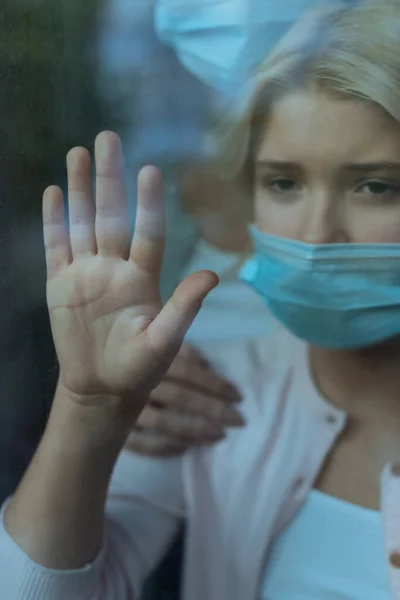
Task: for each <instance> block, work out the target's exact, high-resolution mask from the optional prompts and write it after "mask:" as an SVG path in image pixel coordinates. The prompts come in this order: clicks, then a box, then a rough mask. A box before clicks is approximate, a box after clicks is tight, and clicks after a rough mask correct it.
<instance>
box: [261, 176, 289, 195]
mask: <svg viewBox="0 0 400 600" xmlns="http://www.w3.org/2000/svg"><path fill="white" fill-rule="evenodd" d="M264 187H266V188H268V189H269V190H271V191H273V192H276V193H278V194H282V193H285V192H293V191H294V190H295V189H296V188H297V183H296V182H295V181H294V180H293V179H287V178H286V177H280V178H278V179H269V180H266V181H265V182H264Z"/></svg>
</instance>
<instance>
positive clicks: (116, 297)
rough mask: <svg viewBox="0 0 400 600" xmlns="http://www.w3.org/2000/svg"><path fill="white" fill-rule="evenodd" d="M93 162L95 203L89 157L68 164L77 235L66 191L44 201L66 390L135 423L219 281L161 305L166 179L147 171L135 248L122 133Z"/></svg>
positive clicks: (105, 141) (196, 283)
mask: <svg viewBox="0 0 400 600" xmlns="http://www.w3.org/2000/svg"><path fill="white" fill-rule="evenodd" d="M95 159H96V199H95V201H94V199H93V193H92V178H91V172H92V167H91V159H90V154H89V152H88V151H87V150H85V149H83V148H75V149H73V150H71V152H70V153H69V155H68V157H67V167H68V196H69V197H68V207H69V228H68V227H67V224H66V219H65V215H64V204H63V195H62V192H61V190H60V189H59V188H57V187H50V188H48V189H47V190H46V191H45V194H44V199H43V221H44V240H45V249H46V262H47V272H48V280H47V302H48V307H49V312H50V319H51V326H52V332H53V337H54V342H55V347H56V351H57V355H58V358H59V362H60V380H59V385H60V387H61V388H62V389H63V390H64V391H65V393H66V394H67V395H68V396H69V397H71V398H72V399H76V400H77V401H78V402H79V404H81V405H91V406H92V405H93V404H94V405H96V406H98V405H99V404H101V403H102V402H105V403H109V402H110V401H111V402H112V403H113V404H115V401H116V400H118V403H121V404H122V405H123V407H124V409H126V408H128V407H129V408H130V409H132V410H130V411H129V412H130V414H131V415H135V416H137V415H138V414H139V413H140V412H141V410H142V409H143V406H144V404H145V402H146V399H147V397H148V394H149V392H150V391H151V390H152V389H153V388H155V387H156V386H157V385H158V384H159V382H160V381H161V379H162V377H163V376H164V374H165V372H166V371H167V370H168V368H169V366H170V364H171V363H172V361H173V359H174V358H175V355H176V354H177V352H178V351H179V349H180V347H181V344H182V341H183V338H184V336H185V334H186V331H187V329H188V328H189V326H190V324H191V322H192V321H193V319H194V317H195V316H196V314H197V312H198V310H199V308H200V306H201V303H202V301H203V299H204V298H205V296H206V295H207V294H208V292H209V291H210V290H211V289H212V288H213V287H214V286H215V285H216V284H217V282H218V279H217V276H216V275H215V274H214V273H211V272H209V271H201V272H199V273H195V274H194V275H192V276H190V277H188V278H187V279H186V280H185V281H183V282H182V283H181V284H180V285H179V286H178V288H177V289H176V291H175V293H174V295H173V297H172V298H171V300H170V301H169V302H168V303H167V304H166V306H165V307H164V308H163V307H162V304H161V300H160V295H159V276H160V269H161V264H162V259H163V253H164V242H165V214H164V201H163V191H162V178H161V175H160V173H159V171H158V170H157V169H156V168H154V167H145V168H144V169H142V171H141V173H140V174H139V180H138V205H137V214H136V224H135V232H134V236H133V240H132V241H131V239H130V234H129V219H128V204H127V199H126V194H125V188H124V183H123V181H124V180H123V177H124V172H123V156H122V149H121V142H120V140H119V138H118V136H117V135H115V134H113V133H111V132H103V133H101V134H100V135H99V136H98V138H97V140H96V144H95Z"/></svg>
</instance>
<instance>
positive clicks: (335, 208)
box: [301, 196, 350, 244]
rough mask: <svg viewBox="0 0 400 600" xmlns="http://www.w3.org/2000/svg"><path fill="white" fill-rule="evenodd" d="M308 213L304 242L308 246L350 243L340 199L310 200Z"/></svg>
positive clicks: (318, 198) (304, 226)
mask: <svg viewBox="0 0 400 600" xmlns="http://www.w3.org/2000/svg"><path fill="white" fill-rule="evenodd" d="M310 200H311V202H310V206H309V210H308V211H306V213H307V214H306V215H305V217H306V218H305V220H304V225H303V232H302V240H301V241H303V242H305V243H307V244H339V243H347V242H349V241H350V236H349V234H348V231H347V227H346V223H345V218H344V214H343V211H342V210H341V206H340V202H339V201H338V199H335V198H332V199H328V198H323V197H321V196H320V197H317V198H314V199H310Z"/></svg>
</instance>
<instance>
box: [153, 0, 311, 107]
mask: <svg viewBox="0 0 400 600" xmlns="http://www.w3.org/2000/svg"><path fill="white" fill-rule="evenodd" d="M318 3H319V0H285V1H283V0H157V2H156V11H155V28H156V31H157V33H158V35H159V37H160V39H161V40H162V41H163V42H165V43H167V44H169V45H171V46H172V47H173V48H174V49H175V51H176V53H177V56H178V58H179V59H180V61H181V63H182V64H183V65H184V66H185V67H186V68H187V69H188V70H189V71H190V72H191V73H193V74H194V75H195V76H196V77H198V78H199V79H201V80H202V81H203V82H205V83H206V84H207V85H209V86H211V87H212V88H213V89H215V90H216V91H217V92H220V93H222V94H223V95H227V96H230V95H232V94H235V92H237V90H238V87H240V86H241V85H242V84H243V83H244V82H245V81H246V79H247V78H248V77H249V75H250V74H251V73H252V71H253V70H254V69H255V67H256V66H257V65H258V64H259V62H260V61H261V60H263V59H264V58H265V56H266V55H267V54H268V53H269V52H270V51H271V50H272V49H273V48H274V46H275V45H276V43H277V42H278V41H279V40H280V39H281V38H282V36H283V35H284V34H285V33H286V32H287V31H288V29H290V27H291V26H292V25H293V24H294V23H295V22H296V21H298V20H299V19H300V17H301V16H302V15H303V14H304V13H306V12H307V11H308V10H310V9H311V8H313V7H315V6H317V5H318Z"/></svg>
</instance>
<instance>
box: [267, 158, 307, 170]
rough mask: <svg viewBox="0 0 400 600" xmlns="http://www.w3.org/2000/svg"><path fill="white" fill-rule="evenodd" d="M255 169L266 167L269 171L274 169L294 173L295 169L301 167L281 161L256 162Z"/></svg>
mask: <svg viewBox="0 0 400 600" xmlns="http://www.w3.org/2000/svg"><path fill="white" fill-rule="evenodd" d="M256 166H257V167H266V168H269V169H276V170H279V171H294V170H295V169H301V166H300V165H299V164H297V163H294V162H288V161H282V160H262V159H261V160H257V161H256Z"/></svg>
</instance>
